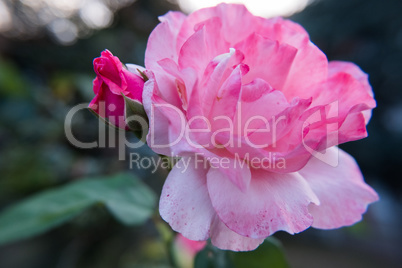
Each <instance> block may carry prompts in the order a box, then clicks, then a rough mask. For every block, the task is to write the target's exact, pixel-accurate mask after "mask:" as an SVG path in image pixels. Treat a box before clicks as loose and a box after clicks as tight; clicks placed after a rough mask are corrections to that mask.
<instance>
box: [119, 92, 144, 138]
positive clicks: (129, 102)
mask: <svg viewBox="0 0 402 268" xmlns="http://www.w3.org/2000/svg"><path fill="white" fill-rule="evenodd" d="M121 95H123V98H124V110H125V120H126V124H127V126H128V127H129V128H130V129H131V130H132V131H145V129H144V127H146V128H147V127H148V117H147V114H146V113H145V110H144V106H143V105H142V103H141V102H139V101H137V100H133V99H130V98H128V97H126V96H125V95H124V94H123V93H121ZM143 125H144V126H143ZM145 125H146V126H145Z"/></svg>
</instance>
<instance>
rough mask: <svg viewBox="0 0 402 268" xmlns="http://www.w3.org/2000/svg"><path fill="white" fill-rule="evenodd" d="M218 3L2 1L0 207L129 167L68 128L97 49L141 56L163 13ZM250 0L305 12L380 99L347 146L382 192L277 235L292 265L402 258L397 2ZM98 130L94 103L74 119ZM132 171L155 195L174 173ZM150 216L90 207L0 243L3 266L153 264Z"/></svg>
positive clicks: (306, 22) (130, 58) (327, 48)
mask: <svg viewBox="0 0 402 268" xmlns="http://www.w3.org/2000/svg"><path fill="white" fill-rule="evenodd" d="M217 2H218V1H212V0H208V1H197V0H192V1H186V0H136V1H135V0H85V1H80V0H57V1H54V0H0V96H1V97H0V174H1V175H0V211H1V210H2V209H4V208H6V207H8V206H9V205H12V204H15V202H17V201H19V200H22V199H23V198H25V197H28V196H31V195H33V194H34V193H37V192H39V191H41V190H44V189H50V188H53V187H56V186H59V185H63V184H66V183H69V182H71V181H74V180H77V179H79V178H81V177H83V176H93V175H104V174H113V173H115V172H118V171H127V170H129V162H128V161H119V160H118V152H117V150H115V149H107V148H97V149H90V150H89V149H88V150H81V149H78V148H76V147H74V146H72V145H71V144H70V143H69V142H68V141H67V139H66V137H65V134H64V119H65V116H66V114H67V112H68V111H69V110H70V109H71V108H72V107H73V106H75V105H77V104H79V103H84V102H86V103H88V102H89V101H90V100H91V99H92V97H93V92H92V79H93V78H94V77H95V75H94V72H93V69H92V60H93V58H95V57H98V56H99V55H100V52H101V51H102V50H104V49H106V48H107V49H109V50H110V51H112V53H113V54H114V55H116V56H118V57H119V58H120V59H121V60H122V61H123V62H125V63H136V64H139V65H143V60H144V51H145V48H146V42H147V38H148V36H149V33H150V32H151V31H152V29H153V28H154V27H155V26H156V25H157V23H158V19H157V17H158V16H160V15H163V14H165V13H166V12H167V11H169V10H182V11H183V12H186V13H188V12H191V11H192V10H194V9H197V8H200V7H203V6H206V5H214V4H216V3H217ZM237 2H239V1H237ZM244 2H245V3H246V5H247V6H248V8H249V9H250V11H252V12H254V14H256V15H260V16H265V17H270V16H276V15H281V16H287V17H289V16H290V18H291V19H292V20H294V21H296V22H299V23H300V24H301V25H302V26H303V27H305V28H306V30H307V31H308V32H309V34H310V36H311V40H312V41H313V42H314V43H315V44H316V45H317V46H318V47H319V48H320V49H321V50H323V51H324V52H325V54H326V55H327V57H328V59H329V60H346V61H353V62H355V63H356V64H357V65H359V66H360V67H361V68H362V69H363V70H364V71H365V72H367V73H368V74H369V77H370V82H371V85H372V86H373V89H374V92H375V98H376V100H377V106H378V107H377V108H376V109H375V110H374V113H373V117H372V119H371V122H370V124H369V126H368V132H369V137H368V138H366V139H364V140H361V141H356V142H352V143H350V144H344V145H342V146H341V147H342V148H343V149H345V150H346V151H347V152H349V153H350V154H352V155H353V156H354V157H355V158H356V160H357V162H358V163H359V165H360V167H361V169H362V171H363V174H364V176H365V179H366V181H367V182H368V183H369V184H370V185H371V186H372V187H373V188H374V189H375V190H376V191H377V192H378V193H379V195H380V198H381V200H380V202H377V203H375V204H373V205H371V206H370V207H369V211H368V213H366V214H365V216H364V220H363V221H362V222H360V223H358V224H356V225H354V226H352V227H348V228H342V229H339V230H332V231H319V230H314V229H309V230H307V231H305V232H303V233H301V234H298V235H295V236H291V235H288V234H285V233H282V232H280V233H277V234H276V235H275V236H276V237H277V238H278V239H279V240H281V242H282V243H283V245H284V248H285V253H286V257H287V259H288V261H289V263H290V264H291V267H295V268H302V267H308V268H314V267H401V265H402V243H401V241H402V205H401V204H402V176H401V172H400V168H401V167H402V138H401V137H402V79H401V78H402V16H401V15H400V12H401V10H402V1H400V0H386V1H378V0H316V1H310V0H287V1H252V0H250V1H244ZM278 2H280V3H278ZM98 128H99V122H98V120H97V119H96V118H95V117H94V116H93V115H92V114H90V112H89V111H85V110H84V111H81V112H79V113H78V114H77V115H76V116H75V117H74V120H73V132H74V135H75V136H76V137H77V139H79V140H81V141H94V140H96V139H97V137H98ZM141 153H143V154H149V155H151V154H152V152H150V151H149V150H146V149H142V152H141ZM131 172H133V173H136V174H137V175H138V176H139V177H141V178H142V179H143V181H144V182H146V183H147V184H148V185H150V186H151V187H152V188H153V189H154V190H155V191H156V192H157V193H159V192H160V189H161V185H162V184H163V181H164V178H165V176H166V174H167V173H166V172H165V171H160V172H158V173H157V176H150V174H148V173H146V171H143V170H131ZM149 225H150V224H145V225H144V226H141V227H134V228H133V227H124V226H122V225H121V224H120V223H118V222H116V221H115V220H114V219H113V218H112V217H111V216H109V215H108V213H107V212H105V211H104V210H102V209H99V208H94V209H90V210H88V211H86V212H85V213H83V214H82V215H79V216H78V217H77V218H75V219H74V220H73V221H71V222H70V223H68V224H65V225H62V226H61V227H57V228H55V229H54V230H52V231H50V232H48V233H46V234H43V235H41V236H38V237H34V238H30V239H26V240H23V241H19V242H14V243H11V244H7V245H3V246H0V267H1V268H36V267H41V268H42V267H57V268H68V267H97V268H103V267H124V268H126V267H153V266H149V265H148V266H141V263H143V262H142V260H143V259H144V258H147V259H148V260H152V262H153V263H154V264H155V265H156V264H157V263H159V264H160V263H164V258H165V257H164V256H165V255H164V254H166V252H163V249H159V248H158V246H155V245H156V244H155V243H154V241H158V235H157V234H156V233H157V232H156V231H155V230H154V228H153V227H150V226H149ZM150 248H152V250H150ZM154 267H167V266H163V265H162V266H154Z"/></svg>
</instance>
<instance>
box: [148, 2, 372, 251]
mask: <svg viewBox="0 0 402 268" xmlns="http://www.w3.org/2000/svg"><path fill="white" fill-rule="evenodd" d="M160 20H161V23H160V24H159V25H158V26H157V27H156V28H155V29H154V31H153V32H152V33H151V35H150V37H149V41H148V45H147V50H146V54H145V66H146V69H147V71H146V74H147V76H148V78H149V81H147V82H146V83H145V86H144V93H143V102H144V107H145V110H146V112H147V114H148V117H149V119H150V132H149V134H148V137H147V139H148V144H149V146H150V147H151V148H152V149H153V150H154V151H155V152H157V153H159V154H164V155H169V156H170V155H173V156H180V157H181V160H180V161H179V162H178V163H177V164H176V166H175V167H174V168H173V169H172V171H171V172H170V174H169V176H168V178H167V180H166V182H165V185H164V187H163V191H162V195H161V199H160V214H161V216H162V218H163V219H164V220H165V221H167V222H168V223H169V224H170V226H171V227H172V228H173V229H174V230H175V231H177V232H180V233H181V234H182V235H184V236H185V237H187V238H189V239H191V240H199V241H200V240H206V239H208V238H210V239H211V242H212V243H213V244H214V245H215V246H217V247H219V248H221V249H230V250H235V251H247V250H253V249H255V248H256V247H257V246H258V245H259V244H261V243H262V242H263V240H264V238H266V237H268V236H270V235H272V234H273V233H275V232H276V231H279V230H283V231H286V232H288V233H290V234H294V233H298V232H301V231H303V230H305V229H307V228H309V227H310V226H312V227H315V228H320V229H333V228H338V227H341V226H347V225H352V224H354V223H356V222H358V221H359V220H361V218H362V214H363V213H364V212H365V211H366V209H367V206H368V204H370V203H372V202H374V201H376V200H378V196H377V194H376V192H375V191H374V190H373V189H372V188H370V187H369V186H368V185H367V184H365V182H364V180H363V177H362V174H361V172H360V170H359V167H358V165H357V164H356V162H355V161H354V159H353V158H352V157H351V156H350V155H348V154H347V153H345V152H343V151H342V150H340V149H338V148H337V147H336V145H338V144H340V143H344V142H348V141H352V140H357V139H361V138H364V137H366V136H367V132H366V124H367V123H368V121H369V119H370V116H371V110H372V109H373V108H374V107H375V106H376V103H375V101H374V99H373V93H372V89H371V87H370V85H369V83H368V79H367V75H366V74H365V73H363V72H362V71H361V70H360V69H359V68H358V67H357V66H356V65H354V64H353V63H348V62H339V61H336V62H328V60H327V58H326V56H325V54H324V53H323V52H322V51H321V50H319V49H318V48H317V47H316V46H315V45H314V44H313V43H312V42H311V41H310V40H309V36H308V34H307V32H306V31H305V30H304V29H303V28H302V27H301V26H300V25H298V24H296V23H294V22H291V21H289V20H284V19H282V18H273V19H264V18H261V17H256V16H253V15H252V14H251V13H249V12H248V10H247V9H246V8H245V7H244V6H242V5H227V4H220V5H218V6H216V7H212V8H206V9H201V10H198V11H196V12H194V13H192V14H190V15H189V16H185V15H183V14H182V13H180V12H169V13H167V14H166V15H164V16H162V17H161V18H160ZM259 159H260V160H262V161H256V160H259ZM264 159H265V162H264V161H263V160H264Z"/></svg>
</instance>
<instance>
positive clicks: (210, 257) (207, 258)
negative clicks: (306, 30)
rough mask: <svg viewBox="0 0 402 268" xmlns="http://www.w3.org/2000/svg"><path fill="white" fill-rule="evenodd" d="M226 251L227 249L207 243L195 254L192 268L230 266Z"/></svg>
mask: <svg viewBox="0 0 402 268" xmlns="http://www.w3.org/2000/svg"><path fill="white" fill-rule="evenodd" d="M228 253H229V252H228V251H224V250H220V249H218V248H216V247H214V246H212V245H211V244H210V243H208V244H207V246H206V247H205V248H204V249H203V250H201V251H200V252H198V254H197V255H196V257H195V259H194V268H232V267H233V263H232V260H231V259H230V256H229V254H228Z"/></svg>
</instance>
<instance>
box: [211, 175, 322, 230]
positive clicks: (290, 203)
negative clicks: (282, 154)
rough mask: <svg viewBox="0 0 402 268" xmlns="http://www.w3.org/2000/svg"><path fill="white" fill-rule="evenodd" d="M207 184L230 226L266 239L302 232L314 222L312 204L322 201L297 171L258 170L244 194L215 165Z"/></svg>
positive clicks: (220, 213) (220, 216) (221, 216)
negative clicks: (287, 172) (285, 233)
mask: <svg viewBox="0 0 402 268" xmlns="http://www.w3.org/2000/svg"><path fill="white" fill-rule="evenodd" d="M207 185H208V192H209V195H210V197H211V201H212V205H213V207H214V209H215V211H216V213H217V214H218V216H219V218H220V219H221V220H222V221H223V222H224V223H225V224H226V226H228V227H229V229H231V230H233V231H234V232H236V233H238V234H240V235H243V236H247V237H251V238H265V237H267V236H269V235H271V234H273V233H275V232H276V231H279V230H283V231H287V232H289V233H291V234H293V233H298V232H301V231H303V230H305V229H306V228H308V227H309V226H310V225H311V224H312V222H313V217H312V216H311V215H310V213H309V212H308V205H309V204H310V203H311V202H313V203H316V204H319V201H318V199H317V197H316V196H315V194H314V193H313V192H312V190H311V189H310V187H309V185H308V184H307V182H305V181H304V179H303V177H302V176H300V175H299V174H297V173H289V174H276V173H270V172H267V171H264V170H262V169H254V170H252V179H251V182H250V186H249V189H248V191H247V192H246V193H244V192H241V191H240V190H239V189H238V188H237V187H236V186H235V185H234V184H233V183H231V182H230V181H229V180H228V179H227V178H226V176H224V175H223V173H222V172H221V171H220V170H219V169H215V168H211V169H210V170H209V172H208V174H207Z"/></svg>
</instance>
